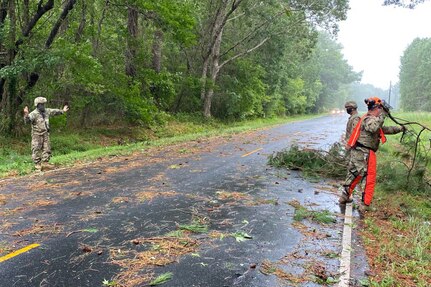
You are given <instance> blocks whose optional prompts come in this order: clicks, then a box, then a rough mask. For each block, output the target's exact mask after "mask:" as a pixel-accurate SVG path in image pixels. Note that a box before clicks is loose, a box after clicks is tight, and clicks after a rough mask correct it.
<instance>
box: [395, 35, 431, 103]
mask: <svg viewBox="0 0 431 287" xmlns="http://www.w3.org/2000/svg"><path fill="white" fill-rule="evenodd" d="M430 79H431V38H425V39H419V38H417V39H415V40H414V41H413V42H412V43H411V44H410V45H409V46H408V47H407V49H406V50H405V51H404V54H403V56H402V57H401V69H400V93H401V106H402V108H403V109H404V110H406V111H431V80H430Z"/></svg>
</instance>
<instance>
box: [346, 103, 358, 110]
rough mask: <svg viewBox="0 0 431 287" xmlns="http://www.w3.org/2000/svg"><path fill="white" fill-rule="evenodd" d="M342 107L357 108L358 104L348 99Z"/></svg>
mask: <svg viewBox="0 0 431 287" xmlns="http://www.w3.org/2000/svg"><path fill="white" fill-rule="evenodd" d="M344 107H345V108H346V109H347V108H354V109H357V108H358V105H357V104H356V102H355V101H348V102H346V103H345V104H344Z"/></svg>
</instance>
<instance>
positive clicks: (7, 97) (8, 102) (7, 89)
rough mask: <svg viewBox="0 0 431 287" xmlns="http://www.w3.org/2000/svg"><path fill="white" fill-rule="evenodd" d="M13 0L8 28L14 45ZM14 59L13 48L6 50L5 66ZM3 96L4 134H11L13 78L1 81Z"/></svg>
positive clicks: (13, 0)
mask: <svg viewBox="0 0 431 287" xmlns="http://www.w3.org/2000/svg"><path fill="white" fill-rule="evenodd" d="M15 9H16V7H15V0H11V1H9V6H8V14H9V20H10V23H9V25H10V27H9V35H8V37H9V41H10V43H15V39H16V14H15ZM14 58H15V49H14V47H9V48H8V49H7V57H6V65H10V64H11V63H12V61H13V59H14ZM3 85H4V86H3V94H2V102H1V106H2V110H3V112H4V122H3V125H4V129H5V131H6V133H8V134H11V133H12V130H13V128H14V126H15V115H16V113H17V106H16V104H17V101H16V99H15V96H16V85H17V81H16V78H15V77H12V78H9V79H5V80H4V81H3Z"/></svg>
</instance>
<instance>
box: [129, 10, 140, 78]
mask: <svg viewBox="0 0 431 287" xmlns="http://www.w3.org/2000/svg"><path fill="white" fill-rule="evenodd" d="M127 31H128V32H129V35H128V38H127V49H126V75H128V76H130V77H135V76H136V66H135V59H136V53H137V52H136V50H137V48H136V44H137V40H138V10H136V9H135V8H134V7H129V8H128V9H127Z"/></svg>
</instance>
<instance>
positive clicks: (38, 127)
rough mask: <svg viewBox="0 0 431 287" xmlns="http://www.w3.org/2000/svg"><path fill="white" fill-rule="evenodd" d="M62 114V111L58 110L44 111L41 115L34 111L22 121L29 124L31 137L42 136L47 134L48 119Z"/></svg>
mask: <svg viewBox="0 0 431 287" xmlns="http://www.w3.org/2000/svg"><path fill="white" fill-rule="evenodd" d="M63 113H64V112H63V110H59V109H45V113H44V115H42V114H41V113H40V112H39V111H38V110H37V109H35V110H34V111H32V112H31V113H30V114H28V115H27V116H26V117H24V121H25V122H26V123H31V134H32V135H43V134H45V133H49V117H50V116H56V115H62V114H63Z"/></svg>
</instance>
